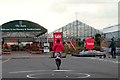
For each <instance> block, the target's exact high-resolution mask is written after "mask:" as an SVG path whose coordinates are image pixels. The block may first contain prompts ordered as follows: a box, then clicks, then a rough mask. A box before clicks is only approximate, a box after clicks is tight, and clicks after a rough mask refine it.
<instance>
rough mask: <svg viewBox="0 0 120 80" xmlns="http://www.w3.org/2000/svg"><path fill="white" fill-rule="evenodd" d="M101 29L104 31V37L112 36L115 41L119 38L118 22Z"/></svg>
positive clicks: (119, 27)
mask: <svg viewBox="0 0 120 80" xmlns="http://www.w3.org/2000/svg"><path fill="white" fill-rule="evenodd" d="M101 31H102V32H103V33H104V37H105V38H106V39H108V40H110V39H111V38H113V37H114V39H115V40H116V41H117V40H118V39H120V24H119V25H113V26H109V27H106V28H103V29H102V30H101Z"/></svg>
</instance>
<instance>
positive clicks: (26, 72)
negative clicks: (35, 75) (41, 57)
mask: <svg viewBox="0 0 120 80" xmlns="http://www.w3.org/2000/svg"><path fill="white" fill-rule="evenodd" d="M42 71H50V70H29V71H15V72H9V73H29V72H42Z"/></svg>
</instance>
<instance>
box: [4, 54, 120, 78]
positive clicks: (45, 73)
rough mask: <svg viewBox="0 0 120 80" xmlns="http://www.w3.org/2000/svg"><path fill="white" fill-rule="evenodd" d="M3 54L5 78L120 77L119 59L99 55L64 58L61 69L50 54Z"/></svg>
mask: <svg viewBox="0 0 120 80" xmlns="http://www.w3.org/2000/svg"><path fill="white" fill-rule="evenodd" d="M22 53H23V54H17V53H16V54H11V55H3V61H2V77H3V78H30V79H31V78H32V79H34V78H35V79H36V78H77V79H78V78H118V64H119V62H118V60H117V59H109V58H105V59H103V58H102V59H100V58H97V57H74V56H71V55H68V56H67V57H66V58H62V64H61V68H60V70H56V65H55V60H54V58H51V55H50V54H49V53H48V54H28V53H26V52H22Z"/></svg>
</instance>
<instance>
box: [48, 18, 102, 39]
mask: <svg viewBox="0 0 120 80" xmlns="http://www.w3.org/2000/svg"><path fill="white" fill-rule="evenodd" d="M55 32H62V33H63V41H70V40H75V41H76V40H79V39H86V38H88V37H94V36H95V34H96V33H99V34H102V32H101V31H100V30H98V29H95V28H93V27H91V26H89V25H87V24H85V23H83V22H81V21H79V20H75V21H73V22H71V23H68V24H67V25H65V26H63V27H61V28H59V29H57V30H55V31H53V32H51V33H49V36H48V37H49V40H50V39H53V33H55Z"/></svg>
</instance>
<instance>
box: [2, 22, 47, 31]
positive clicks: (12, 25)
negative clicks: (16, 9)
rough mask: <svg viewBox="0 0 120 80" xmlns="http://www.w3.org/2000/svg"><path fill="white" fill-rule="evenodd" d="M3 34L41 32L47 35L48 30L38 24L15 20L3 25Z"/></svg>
mask: <svg viewBox="0 0 120 80" xmlns="http://www.w3.org/2000/svg"><path fill="white" fill-rule="evenodd" d="M1 30H2V32H40V33H45V32H47V29H45V28H44V27H42V26H41V25H38V24H37V23H34V22H31V21H26V20H14V21H10V22H7V23H5V24H3V25H2V28H1Z"/></svg>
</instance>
